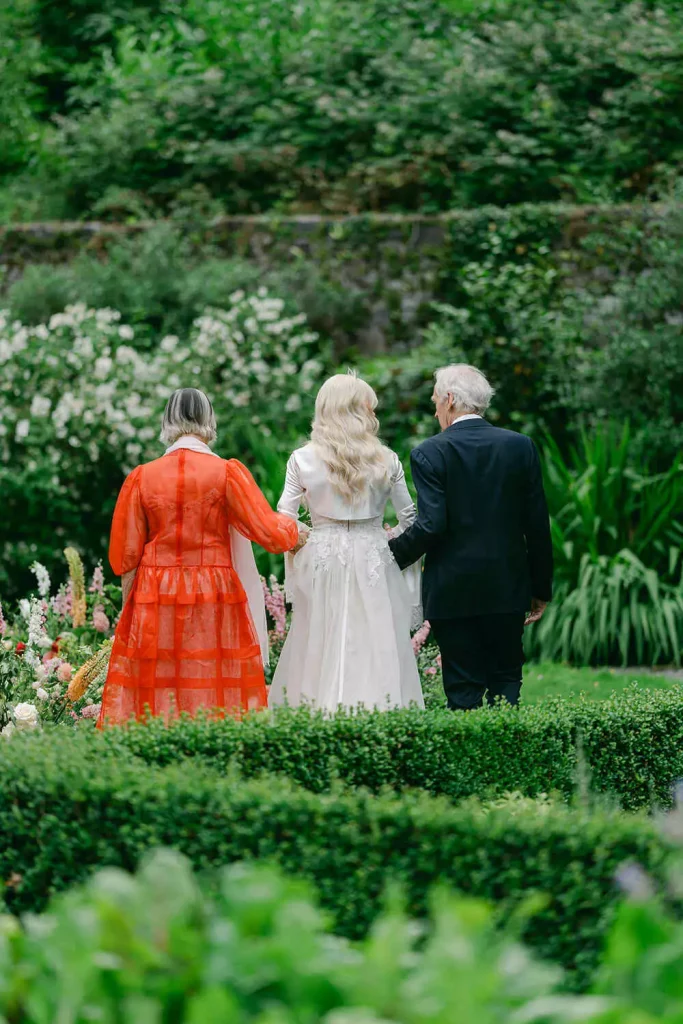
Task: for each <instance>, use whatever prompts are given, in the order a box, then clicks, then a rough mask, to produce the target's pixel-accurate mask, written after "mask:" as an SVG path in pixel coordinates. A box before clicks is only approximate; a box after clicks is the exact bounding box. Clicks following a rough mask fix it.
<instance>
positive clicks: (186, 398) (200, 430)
mask: <svg viewBox="0 0 683 1024" xmlns="http://www.w3.org/2000/svg"><path fill="white" fill-rule="evenodd" d="M184 434H193V435H194V436H195V437H199V438H201V439H202V441H205V442H206V444H213V442H214V441H215V440H216V416H215V414H214V411H213V406H212V405H211V402H210V401H209V399H208V398H207V397H206V395H205V394H204V392H203V391H199V390H198V389H197V388H178V390H177V391H174V392H173V394H172V395H171V397H170V398H169V400H168V402H167V403H166V408H165V409H164V415H163V417H162V420H161V434H160V435H159V440H160V441H162V442H163V443H164V444H165V445H171V444H173V443H174V442H175V441H177V440H178V438H179V437H182V436H183V435H184Z"/></svg>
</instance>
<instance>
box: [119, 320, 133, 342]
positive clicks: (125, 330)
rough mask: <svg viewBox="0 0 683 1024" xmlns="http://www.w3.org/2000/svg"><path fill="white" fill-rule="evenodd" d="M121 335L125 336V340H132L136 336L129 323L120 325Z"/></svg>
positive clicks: (121, 336)
mask: <svg viewBox="0 0 683 1024" xmlns="http://www.w3.org/2000/svg"><path fill="white" fill-rule="evenodd" d="M119 337H120V338H123V340H124V341H132V339H133V338H134V337H135V331H134V330H133V328H132V327H129V326H128V324H121V326H120V327H119Z"/></svg>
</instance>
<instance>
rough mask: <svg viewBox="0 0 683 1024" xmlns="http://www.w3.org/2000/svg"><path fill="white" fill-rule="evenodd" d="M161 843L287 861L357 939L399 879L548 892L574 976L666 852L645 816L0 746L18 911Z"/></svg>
mask: <svg viewBox="0 0 683 1024" xmlns="http://www.w3.org/2000/svg"><path fill="white" fill-rule="evenodd" d="M499 717H500V721H503V720H504V717H503V716H499ZM482 719H483V716H482ZM399 720H404V721H406V722H410V721H411V720H412V719H411V718H410V716H404V717H402V716H397V721H399ZM425 720H427V716H425ZM491 720H492V721H493V719H491ZM341 721H343V720H341ZM352 721H353V720H351V722H352ZM263 728H264V729H265V726H264V727H263ZM317 728H319V729H320V730H321V731H322V732H323V733H324V726H322V725H320V724H318V726H317ZM246 731H247V730H245V732H246ZM151 735H154V733H151V732H150V736H151ZM168 735H169V737H171V736H178V735H180V733H175V732H173V731H171V732H169V734H168ZM406 735H407V734H406ZM408 745H409V746H410V743H409V744H408ZM379 753H380V758H379V763H380V764H381V763H383V759H384V756H385V753H386V752H383V751H380V752H379ZM415 763H416V764H417V758H415ZM158 846H169V847H174V848H176V849H178V850H180V851H181V852H183V853H184V854H185V855H186V856H188V857H189V858H190V860H191V861H192V863H193V864H194V865H195V866H196V867H197V868H199V869H206V868H209V867H213V866H216V865H220V864H226V863H230V862H233V861H237V860H244V859H247V860H248V859H254V858H257V859H267V860H273V861H276V862H278V863H279V864H280V865H281V866H282V867H283V868H284V869H286V870H287V871H289V872H291V873H294V874H296V875H299V876H302V877H304V878H306V879H308V880H309V881H310V882H312V883H313V884H314V885H315V887H316V888H317V891H318V893H319V897H320V899H321V902H322V904H323V906H324V907H325V908H327V910H328V911H329V912H330V913H331V915H332V918H333V921H334V924H335V928H336V929H337V930H338V931H339V932H340V933H342V934H346V935H348V936H352V937H357V936H361V935H362V934H364V933H365V932H366V930H367V928H368V926H369V924H370V923H371V922H372V920H373V919H374V918H375V917H376V915H377V913H378V910H379V909H380V907H381V904H382V899H383V894H384V892H385V890H386V886H387V884H389V883H399V884H400V885H401V886H402V887H403V889H404V891H405V893H406V896H407V901H408V908H409V910H410V911H411V912H412V913H416V914H423V913H424V911H425V905H426V904H425V901H426V897H427V894H428V891H429V889H430V888H431V886H432V885H433V884H434V883H435V882H438V881H442V882H443V881H445V882H449V883H451V884H452V885H453V886H454V887H455V888H457V889H459V890H461V891H464V892H466V893H470V894H472V895H476V896H483V897H487V898H489V899H491V900H493V901H495V903H496V904H497V905H498V908H499V913H500V914H501V916H504V917H506V916H508V915H509V912H510V911H511V910H512V909H513V908H514V907H516V906H517V905H518V904H519V902H520V901H521V900H522V899H523V898H524V897H527V896H529V895H530V894H532V893H541V894H543V895H544V897H545V902H544V903H543V904H542V905H537V906H536V907H535V909H534V911H533V913H532V914H531V917H530V919H529V920H528V923H527V925H526V928H525V933H526V938H527V939H528V941H529V942H530V943H532V944H533V945H534V946H536V947H537V948H538V949H540V951H541V952H542V954H543V956H545V957H548V958H550V959H552V960H555V961H557V962H559V963H561V964H563V965H564V966H565V967H566V968H568V969H569V970H570V972H572V975H573V978H574V980H575V982H576V983H581V982H585V981H586V980H587V979H588V977H589V976H590V974H591V972H592V970H593V969H594V967H595V965H596V962H597V958H598V955H599V951H600V949H601V945H602V943H603V937H604V935H605V932H606V929H607V928H608V927H609V924H610V921H611V918H612V914H613V908H614V904H615V900H616V891H615V885H614V876H615V872H616V871H617V869H618V868H619V866H620V865H621V864H623V863H624V862H626V861H637V862H638V863H640V864H642V865H643V866H644V867H645V868H646V869H647V870H648V871H650V872H651V873H652V874H653V875H654V876H655V877H657V876H659V875H660V873H661V870H662V868H663V864H664V861H665V859H666V855H667V849H666V845H665V843H664V841H663V840H662V839H660V837H659V836H658V834H657V831H656V827H655V825H654V824H653V823H652V822H651V821H649V820H648V819H647V818H645V817H644V816H642V815H639V814H633V815H627V814H624V813H623V812H617V811H609V810H597V811H594V812H590V811H588V810H587V809H582V808H581V807H575V808H570V807H566V806H564V805H562V804H558V805H553V804H552V803H549V802H547V801H536V802H533V801H524V800H522V802H521V804H520V802H519V801H511V802H510V801H508V802H503V803H502V805H501V806H499V807H496V806H489V807H487V806H486V805H482V804H481V803H479V802H476V801H469V802H465V803H463V804H461V805H460V806H453V805H452V804H451V803H450V802H449V801H447V800H445V799H444V798H435V797H432V796H430V795H429V794H426V793H408V794H403V795H397V794H391V793H383V794H380V795H373V794H371V793H369V792H368V791H367V790H362V789H358V790H355V791H352V790H350V789H348V788H344V787H339V786H336V787H334V786H333V787H332V788H331V789H330V790H329V792H327V793H313V792H311V791H310V790H306V789H304V788H302V787H295V786H293V785H292V784H291V783H290V782H288V781H287V780H283V779H275V778H273V777H265V778H263V779H254V780H244V779H242V778H240V777H239V775H238V774H237V773H236V772H231V773H228V775H227V776H226V775H221V774H219V773H218V772H216V771H213V770H211V769H210V768H209V767H208V766H207V765H205V764H201V763H199V762H198V761H195V762H188V761H186V762H185V763H183V764H178V765H170V766H169V767H166V768H159V767H154V766H150V765H146V764H145V763H144V762H143V761H142V760H141V759H140V758H137V757H134V756H133V755H132V754H131V753H130V752H128V751H126V750H125V748H123V747H121V746H119V747H118V748H117V747H116V746H114V745H112V744H111V743H109V742H108V741H107V739H106V738H105V737H101V736H97V735H81V736H79V735H78V734H77V733H76V734H74V733H71V732H68V731H66V730H56V731H54V732H53V733H52V734H43V735H35V736H33V735H32V736H28V737H26V736H21V735H17V736H15V737H13V738H12V739H11V740H10V742H9V743H7V744H3V745H2V748H1V750H0V882H2V883H3V887H4V892H5V894H6V896H5V898H6V901H7V904H8V906H9V908H10V909H11V910H14V911H27V910H40V909H42V908H43V907H44V906H45V904H46V902H47V900H48V898H49V897H50V896H51V895H52V894H53V893H55V892H56V891H61V890H64V889H66V888H67V887H69V886H71V885H72V884H73V883H74V882H77V881H79V880H80V879H82V878H83V877H85V876H87V875H88V874H89V873H90V872H91V871H92V870H94V869H95V868H97V867H100V866H102V865H119V866H122V867H124V868H127V869H133V868H134V867H135V866H136V864H137V862H138V861H139V859H140V857H141V855H142V854H143V853H144V852H145V851H146V850H149V849H150V848H154V847H158Z"/></svg>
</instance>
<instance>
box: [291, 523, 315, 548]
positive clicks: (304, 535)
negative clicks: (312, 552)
mask: <svg viewBox="0 0 683 1024" xmlns="http://www.w3.org/2000/svg"><path fill="white" fill-rule="evenodd" d="M310 532H311V531H310V530H309V529H308V527H307V526H306V525H305V524H304V523H299V539H298V541H297V542H296V547H293V548H292V554H293V555H296V554H297V553H298V552H299V551H301V549H302V548H303V547H305V546H306V543H307V541H308V535H309V533H310Z"/></svg>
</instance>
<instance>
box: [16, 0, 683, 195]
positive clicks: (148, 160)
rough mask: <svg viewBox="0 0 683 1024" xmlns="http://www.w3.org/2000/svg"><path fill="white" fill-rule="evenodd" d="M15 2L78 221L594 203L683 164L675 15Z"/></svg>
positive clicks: (58, 176)
mask: <svg viewBox="0 0 683 1024" xmlns="http://www.w3.org/2000/svg"><path fill="white" fill-rule="evenodd" d="M24 6H25V7H26V8H27V16H26V18H25V19H24V27H23V31H24V32H25V33H27V35H26V38H27V39H28V40H31V41H33V40H41V49H40V51H39V53H38V55H37V56H35V57H34V58H33V59H34V60H35V62H36V65H37V67H35V68H34V69H32V70H33V75H32V78H31V77H29V81H30V82H31V83H32V84H33V85H35V86H37V87H38V88H39V89H41V90H42V97H41V99H42V102H44V103H46V105H47V110H48V112H49V113H51V114H55V113H56V114H59V115H60V116H59V121H58V124H57V127H56V128H55V129H53V130H52V131H51V132H50V133H49V134H48V136H47V139H46V140H45V142H44V143H43V144H42V145H38V146H36V148H35V150H34V152H35V156H36V160H37V161H38V162H39V164H40V171H41V174H42V178H43V179H44V180H45V181H46V182H48V184H51V185H53V184H54V183H55V182H58V186H59V190H60V192H61V194H62V196H63V204H64V208H65V209H66V210H70V211H72V212H77V213H82V212H83V213H84V212H87V211H92V210H93V208H94V207H95V206H96V205H97V204H99V203H100V202H101V201H102V199H103V198H106V196H107V195H108V194H111V192H112V190H120V189H128V190H131V189H132V190H134V191H135V192H137V193H139V194H140V195H141V196H143V197H145V199H151V200H152V201H153V202H154V204H155V205H156V206H157V207H160V208H168V206H169V204H170V203H172V202H173V200H174V198H175V197H176V196H177V194H178V193H179V192H181V191H183V190H186V189H187V188H188V187H192V186H194V185H197V184H201V185H202V186H204V187H205V188H206V189H207V190H208V192H209V193H210V194H211V195H212V196H215V197H217V198H219V199H220V201H221V202H222V203H223V205H224V207H225V208H226V209H229V210H231V211H239V210H244V211H258V210H267V209H274V208H276V209H277V208H279V209H283V208H289V209H292V208H296V209H299V210H308V209H310V208H312V207H315V208H322V209H325V210H328V211H341V210H343V211H351V210H357V209H381V208H393V209H427V210H434V209H437V208H450V207H453V206H462V205H477V204H480V203H483V202H492V201H495V202H499V203H502V204H505V203H509V202H519V201H523V200H548V199H554V198H558V197H559V198H568V199H572V200H576V201H579V202H583V201H587V200H591V201H596V200H598V201H600V200H605V199H608V198H613V197H628V196H632V195H642V194H644V193H648V192H649V191H651V190H653V189H654V190H657V189H659V191H660V192H661V191H662V190H663V189H665V188H666V187H667V183H668V180H669V178H670V177H671V176H675V174H676V168H677V167H678V166H679V165H680V144H681V135H680V119H679V117H678V106H679V103H680V96H681V89H682V85H681V74H680V51H681V45H682V43H681V41H682V39H683V28H682V25H681V14H680V8H679V7H677V6H676V5H675V4H673V3H672V4H667V5H665V6H660V5H658V6H657V8H656V9H653V8H652V7H651V6H650V5H649V4H642V3H612V4H604V3H602V2H599V0H571V2H570V3H567V2H565V3H558V2H554V3H543V4H531V3H528V2H526V3H524V4H515V5H512V4H510V3H487V4H483V5H480V4H472V3H465V4H463V3H457V4H455V5H453V4H447V3H442V2H441V0H410V2H403V3H400V4H399V3H396V0H371V2H368V3H365V4H358V3H356V2H355V0H344V2H340V3H336V4H333V5H330V4H327V3H324V2H322V0H306V2H304V3H300V4H298V5H296V6H294V7H292V6H286V5H283V4H281V3H279V2H277V0H256V2H250V3H244V4H238V5H234V4H233V5H228V6H226V5H225V4H222V3H218V2H216V0H191V2H186V3H183V4H182V6H181V5H179V4H177V3H173V2H165V3H155V4H151V3H150V4H131V3H130V2H128V0H126V2H125V3H122V4H121V5H120V7H119V8H117V9H116V11H113V12H112V11H111V9H110V5H109V6H107V7H106V10H105V9H104V8H103V7H101V5H100V9H98V4H96V3H94V2H92V0H70V3H69V4H68V5H67V7H68V8H69V9H70V10H69V11H68V12H66V13H64V14H62V12H61V11H60V16H59V17H56V16H55V13H54V11H53V5H52V4H50V3H48V2H45V0H32V2H29V0H26V2H25V4H24ZM0 27H1V25H0ZM15 63H19V59H18V58H16V59H15ZM67 97H68V103H67V102H66V101H67ZM17 134H18V133H17V132H15V135H17ZM19 210H21V207H19Z"/></svg>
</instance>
